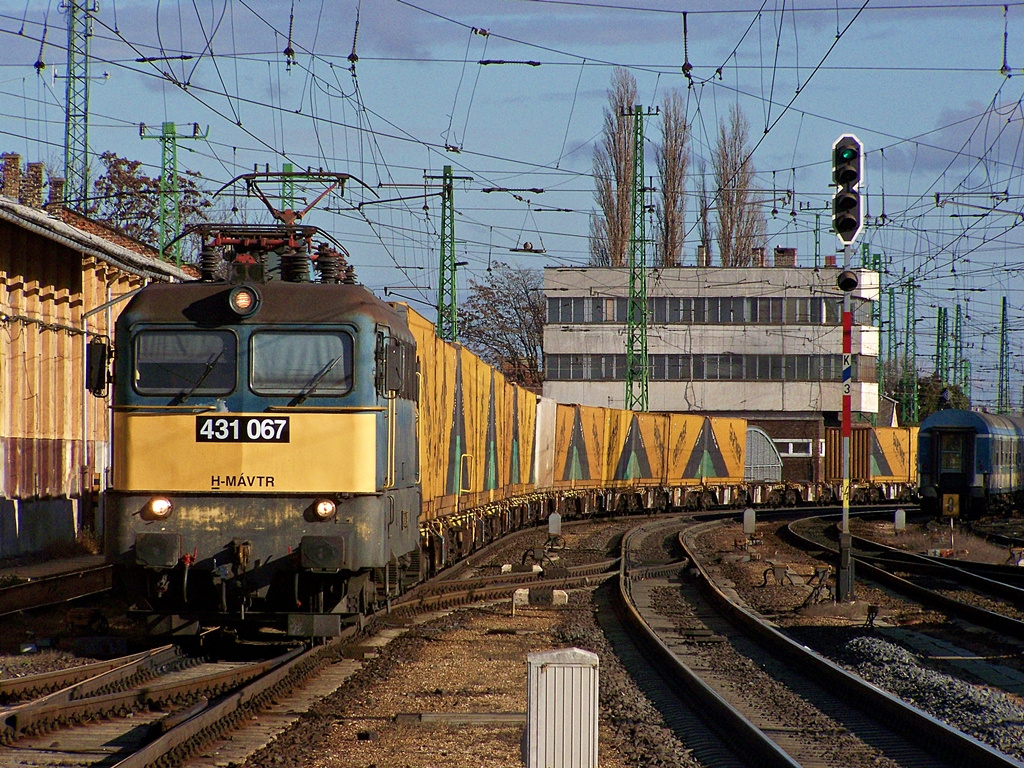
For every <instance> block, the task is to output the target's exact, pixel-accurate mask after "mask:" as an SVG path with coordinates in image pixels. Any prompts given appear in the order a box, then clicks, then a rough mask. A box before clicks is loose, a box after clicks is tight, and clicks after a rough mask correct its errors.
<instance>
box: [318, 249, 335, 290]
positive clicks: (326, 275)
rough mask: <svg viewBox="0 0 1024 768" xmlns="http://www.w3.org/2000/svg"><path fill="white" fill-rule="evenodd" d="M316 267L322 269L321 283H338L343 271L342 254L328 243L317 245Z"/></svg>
mask: <svg viewBox="0 0 1024 768" xmlns="http://www.w3.org/2000/svg"><path fill="white" fill-rule="evenodd" d="M316 268H317V269H318V270H319V271H320V282H321V283H337V282H340V281H339V280H338V275H339V273H340V272H341V254H339V253H338V252H337V251H335V250H332V249H331V248H328V246H327V243H320V245H319V246H318V247H317V254H316Z"/></svg>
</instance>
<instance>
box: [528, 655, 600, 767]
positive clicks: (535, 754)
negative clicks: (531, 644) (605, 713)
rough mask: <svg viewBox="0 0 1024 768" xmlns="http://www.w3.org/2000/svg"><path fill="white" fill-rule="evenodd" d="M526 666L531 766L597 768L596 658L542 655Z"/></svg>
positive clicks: (597, 661) (531, 656) (529, 661)
mask: <svg viewBox="0 0 1024 768" xmlns="http://www.w3.org/2000/svg"><path fill="white" fill-rule="evenodd" d="M526 666H527V689H526V734H525V736H526V738H525V742H524V745H523V751H524V755H523V757H524V760H525V762H526V766H527V768H597V725H598V699H597V695H598V689H597V684H598V667H599V659H598V656H597V654H596V653H591V652H590V651H584V650H581V649H579V648H563V649H560V650H557V651H541V652H538V653H530V654H527V656H526Z"/></svg>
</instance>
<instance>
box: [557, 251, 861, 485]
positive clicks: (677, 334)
mask: <svg viewBox="0 0 1024 768" xmlns="http://www.w3.org/2000/svg"><path fill="white" fill-rule="evenodd" d="M795 261H796V259H795V253H794V252H792V251H791V250H790V249H777V250H776V266H773V267H704V266H697V267H670V268H662V269H651V270H649V271H648V274H647V305H648V322H647V361H648V381H649V383H648V407H649V409H650V410H652V411H700V412H703V413H711V414H720V415H733V416H742V417H744V418H746V419H747V420H748V421H749V422H750V423H752V424H755V425H756V426H759V427H761V428H762V429H764V430H765V431H766V432H767V433H768V435H769V436H770V437H771V438H772V439H773V440H774V441H775V445H776V447H777V448H778V449H779V452H780V454H781V455H782V457H783V460H784V472H785V473H786V474H790V475H792V476H793V477H794V478H796V477H798V476H804V475H805V474H806V473H808V472H809V473H810V474H811V475H812V476H813V475H814V474H816V473H817V474H820V471H821V465H820V461H821V456H822V455H823V441H824V429H825V427H827V426H838V425H839V423H840V417H841V412H842V389H843V385H842V375H843V355H842V352H843V346H842V345H843V336H842V304H843V292H842V291H841V290H840V289H839V288H838V287H837V285H836V280H837V278H838V276H839V273H840V271H841V270H840V269H838V268H836V267H834V266H829V267H825V268H820V269H819V268H806V267H796V266H795ZM854 272H855V273H856V275H857V277H858V283H859V284H858V286H857V288H856V289H855V290H854V291H852V292H851V294H850V297H851V310H852V315H853V334H852V369H853V382H852V386H851V404H852V405H851V407H852V411H853V413H854V420H855V421H864V422H866V421H870V420H871V419H872V417H873V416H874V415H875V414H877V412H878V404H879V397H878V377H877V361H878V354H879V343H880V340H879V329H878V328H877V327H875V326H873V325H872V324H871V323H872V308H873V304H874V302H877V301H878V299H879V275H878V273H877V272H875V271H872V270H864V269H857V270H854ZM544 290H545V296H546V299H547V323H546V325H545V329H544V374H545V382H544V395H545V396H547V397H551V398H553V399H555V400H559V401H561V402H577V403H584V404H588V405H598V406H606V407H612V408H621V407H623V405H624V403H625V400H626V389H625V387H626V346H625V345H626V330H627V324H626V312H627V305H628V297H629V270H628V269H625V268H583V269H563V268H549V269H546V270H545V273H544Z"/></svg>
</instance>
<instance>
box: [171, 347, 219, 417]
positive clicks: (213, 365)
mask: <svg viewBox="0 0 1024 768" xmlns="http://www.w3.org/2000/svg"><path fill="white" fill-rule="evenodd" d="M223 356H224V350H223V349H222V350H221V351H220V352H218V353H217V356H216V357H215V358H213V360H211V361H210V362H208V363H207V364H206V370H205V371H203V373H202V375H201V376H200V377H199V379H198V380H197V381H196V383H195V384H193V385H192V389H190V390H189V391H188V392H183V393H182V395H181V399H180V400H178V405H181V404H182V403H184V402H185V401H186V400H188V399H189V398H190V397H192V395H194V394H195V391H196V390H197V389H199V387H201V386H202V385H203V382H204V381H206V377H207V376H209V375H210V372H211V371H212V370H213V369H214V368H216V367H217V363H219V362H220V359H221V358H222V357H223Z"/></svg>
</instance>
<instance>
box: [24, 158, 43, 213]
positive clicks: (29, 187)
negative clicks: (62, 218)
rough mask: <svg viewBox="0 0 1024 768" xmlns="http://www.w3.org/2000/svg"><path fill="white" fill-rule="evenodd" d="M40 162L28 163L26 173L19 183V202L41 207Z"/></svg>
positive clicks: (41, 180)
mask: <svg viewBox="0 0 1024 768" xmlns="http://www.w3.org/2000/svg"><path fill="white" fill-rule="evenodd" d="M44 167H45V166H44V165H43V164H42V163H29V164H28V173H26V174H25V179H24V181H23V182H22V185H21V195H20V196H19V198H20V199H19V202H21V203H22V205H27V206H29V207H30V208H42V207H43V168H44Z"/></svg>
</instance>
